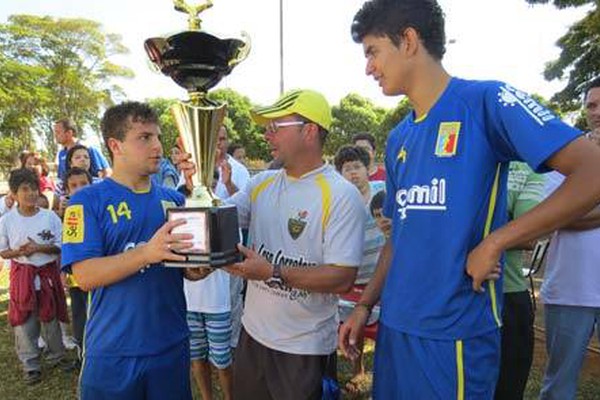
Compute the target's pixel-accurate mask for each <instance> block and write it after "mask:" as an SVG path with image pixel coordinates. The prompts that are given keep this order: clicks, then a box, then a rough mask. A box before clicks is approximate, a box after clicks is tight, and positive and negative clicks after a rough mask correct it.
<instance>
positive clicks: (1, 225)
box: [0, 217, 10, 251]
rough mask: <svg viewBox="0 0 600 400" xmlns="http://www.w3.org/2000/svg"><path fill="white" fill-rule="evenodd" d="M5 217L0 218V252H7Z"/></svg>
mask: <svg viewBox="0 0 600 400" xmlns="http://www.w3.org/2000/svg"><path fill="white" fill-rule="evenodd" d="M6 221H7V219H6V217H0V251H4V250H8V249H9V248H10V247H9V245H8V230H7V228H6Z"/></svg>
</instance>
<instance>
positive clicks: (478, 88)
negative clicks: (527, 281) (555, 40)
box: [339, 0, 600, 399]
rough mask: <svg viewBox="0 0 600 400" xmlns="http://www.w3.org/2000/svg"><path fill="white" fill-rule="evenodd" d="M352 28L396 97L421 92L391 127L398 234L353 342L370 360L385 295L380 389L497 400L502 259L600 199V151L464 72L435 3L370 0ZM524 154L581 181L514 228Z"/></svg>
mask: <svg viewBox="0 0 600 400" xmlns="http://www.w3.org/2000/svg"><path fill="white" fill-rule="evenodd" d="M352 35H353V38H354V40H355V41H356V42H358V43H362V46H363V49H364V53H365V57H366V58H367V67H366V73H367V74H368V75H372V76H373V77H374V78H375V79H376V80H377V81H378V83H379V85H380V87H381V89H382V91H383V93H384V94H386V95H390V96H394V95H402V94H404V95H406V96H408V98H409V100H410V101H411V103H412V105H413V108H414V110H413V112H411V113H410V114H409V115H408V116H407V117H406V118H405V119H404V120H403V121H402V122H400V123H399V124H398V126H397V127H396V128H394V129H393V130H392V132H390V134H389V138H388V143H387V149H386V172H387V181H386V193H387V198H386V202H385V207H384V212H385V214H386V215H387V216H388V217H390V218H392V221H393V222H392V235H391V237H390V239H389V240H388V241H387V243H386V245H385V246H384V250H383V252H382V255H381V257H380V260H379V265H378V267H377V268H376V270H375V275H374V277H373V279H372V280H371V282H370V283H369V285H368V286H367V288H366V289H365V291H364V293H363V296H362V298H361V301H360V303H359V306H357V308H356V309H355V311H354V312H353V314H352V316H351V317H350V318H349V320H348V321H347V322H346V323H345V324H344V326H343V327H342V328H341V331H340V340H339V342H340V346H341V347H342V349H343V350H344V351H345V352H346V353H347V354H349V355H351V356H356V354H357V348H356V344H357V343H359V340H358V339H359V338H360V336H361V334H362V331H363V326H364V323H365V321H366V320H367V317H368V314H369V311H370V308H371V307H372V305H373V304H375V303H376V302H377V301H378V300H379V299H380V297H381V303H382V314H381V317H380V324H379V332H378V339H377V347H376V353H375V368H374V388H373V396H374V397H375V398H386V399H392V398H393V399H451V398H458V399H463V398H469V399H473V398H477V399H490V398H492V397H493V395H494V387H495V384H496V380H497V377H498V366H499V362H500V334H499V329H498V328H499V326H500V315H501V306H502V305H501V299H502V281H501V280H499V281H498V280H494V279H498V278H499V277H498V273H497V272H496V270H497V268H498V264H499V262H501V257H502V254H503V252H504V251H505V250H506V249H509V248H513V247H515V246H516V245H517V244H520V243H524V242H527V241H529V240H532V239H534V238H537V237H539V236H541V235H543V234H545V233H547V232H549V231H551V230H553V229H555V228H557V227H558V226H560V225H561V224H564V223H565V221H569V220H572V219H574V218H576V217H577V216H579V215H582V214H584V213H585V212H586V211H588V210H589V209H591V208H592V207H593V206H594V205H595V204H597V203H598V201H599V200H600V175H598V173H597V171H598V170H600V151H599V149H598V148H596V147H594V146H593V145H591V144H590V143H589V142H588V141H586V140H585V139H583V138H581V137H580V133H579V132H578V131H577V130H575V129H573V128H571V127H569V126H567V125H565V124H563V123H562V122H561V121H560V120H559V119H558V118H557V117H556V116H555V115H554V114H552V113H551V112H550V111H548V110H546V109H545V108H544V107H543V106H541V105H540V104H538V103H537V102H536V101H535V100H534V99H532V98H531V97H530V96H528V95H527V94H525V93H523V92H521V91H519V90H516V89H515V88H513V87H511V86H510V85H507V84H505V83H502V82H492V81H488V82H484V81H468V80H463V79H458V78H455V77H452V76H450V75H449V74H448V73H447V72H446V71H445V69H444V67H443V66H442V63H441V60H442V57H443V55H444V52H445V48H444V46H445V42H446V39H445V35H444V15H443V12H442V10H441V8H440V6H439V5H438V4H437V2H436V1H435V0H393V1H392V0H373V1H368V2H366V3H365V4H364V5H363V6H362V8H361V10H360V11H359V12H358V13H357V14H356V16H355V18H354V22H353V25H352ZM511 160H524V161H526V162H527V163H528V164H529V165H530V166H531V167H532V168H533V169H534V170H536V171H538V172H541V171H545V170H549V169H556V170H559V171H560V172H561V173H563V174H564V175H566V176H567V178H566V180H565V182H564V184H563V185H562V186H561V188H560V189H558V190H557V191H556V192H555V193H554V194H553V195H552V196H551V197H549V198H548V199H546V200H545V201H544V202H542V203H540V204H539V205H538V206H537V207H535V208H533V209H532V210H531V211H530V212H528V213H525V214H524V215H522V216H521V217H520V218H517V219H515V220H513V221H511V222H510V223H508V224H506V216H507V212H506V199H507V195H506V177H507V172H508V163H509V161H511ZM488 233H489V235H488ZM490 278H494V279H490Z"/></svg>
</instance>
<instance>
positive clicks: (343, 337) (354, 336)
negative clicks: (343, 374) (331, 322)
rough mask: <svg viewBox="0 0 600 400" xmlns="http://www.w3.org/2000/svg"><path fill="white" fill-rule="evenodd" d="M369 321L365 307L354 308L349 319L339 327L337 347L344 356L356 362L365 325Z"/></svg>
mask: <svg viewBox="0 0 600 400" xmlns="http://www.w3.org/2000/svg"><path fill="white" fill-rule="evenodd" d="M368 319H369V311H368V310H367V308H366V307H362V306H358V307H354V311H352V314H350V317H348V319H347V320H346V321H344V323H343V324H342V326H341V327H340V330H339V333H338V347H339V348H340V350H342V352H343V353H344V355H345V356H346V357H347V358H349V359H351V360H356V359H357V358H358V357H359V356H360V353H361V351H360V350H361V348H362V343H363V340H364V333H365V324H366V323H367V320H368Z"/></svg>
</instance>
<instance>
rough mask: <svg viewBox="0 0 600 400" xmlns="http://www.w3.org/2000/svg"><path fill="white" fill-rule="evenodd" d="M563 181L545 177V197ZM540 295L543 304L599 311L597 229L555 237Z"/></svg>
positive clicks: (555, 174)
mask: <svg viewBox="0 0 600 400" xmlns="http://www.w3.org/2000/svg"><path fill="white" fill-rule="evenodd" d="M563 180H564V176H563V175H561V174H560V173H558V172H551V173H549V174H546V186H545V188H544V192H545V196H546V197H547V196H549V195H550V194H551V193H552V192H554V191H555V190H556V188H558V186H560V184H561V183H562V182H563ZM541 294H542V300H543V301H544V304H556V305H565V306H585V307H600V228H596V229H590V230H587V231H569V230H558V231H556V232H555V233H554V236H553V237H552V241H551V242H550V247H549V248H548V257H547V259H546V270H545V272H544V283H543V284H542V290H541Z"/></svg>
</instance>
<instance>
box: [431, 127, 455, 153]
mask: <svg viewBox="0 0 600 400" xmlns="http://www.w3.org/2000/svg"><path fill="white" fill-rule="evenodd" d="M459 133H460V122H442V123H441V124H440V130H439V131H438V137H437V142H436V144H435V155H436V156H438V157H452V156H454V155H456V149H457V148H458V136H459Z"/></svg>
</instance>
